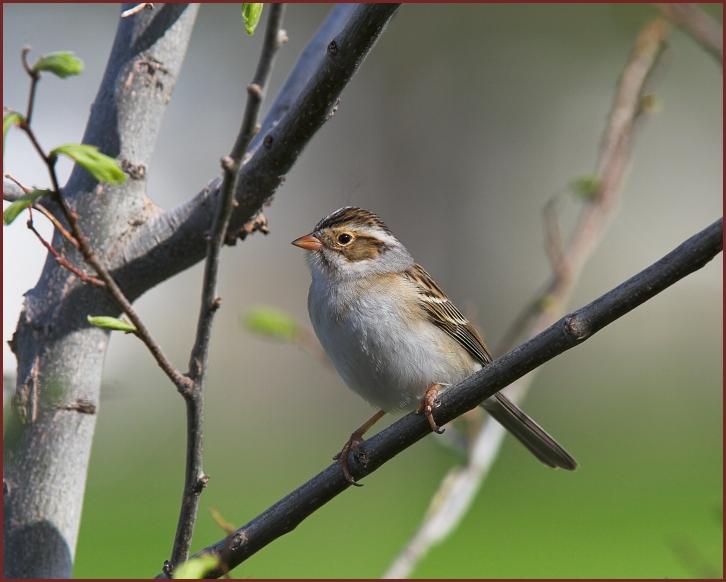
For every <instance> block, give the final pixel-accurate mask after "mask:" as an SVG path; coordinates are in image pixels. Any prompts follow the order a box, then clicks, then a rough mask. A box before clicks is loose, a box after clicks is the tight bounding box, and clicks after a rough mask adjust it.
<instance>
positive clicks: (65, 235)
mask: <svg viewBox="0 0 726 582" xmlns="http://www.w3.org/2000/svg"><path fill="white" fill-rule="evenodd" d="M33 209H34V210H37V211H38V212H40V213H41V214H42V215H43V216H45V217H46V218H47V219H48V220H49V221H50V222H51V223H52V224H53V226H54V227H55V229H56V230H57V231H58V232H59V233H60V234H61V236H62V237H63V238H64V239H66V240H67V241H68V242H69V243H71V244H72V245H73V246H74V247H76V249H78V241H77V240H76V239H75V238H74V236H73V235H72V234H71V233H70V232H68V230H67V229H66V227H65V226H63V225H62V224H61V221H60V220H58V219H57V218H56V217H55V215H54V214H53V213H52V212H51V211H50V210H48V209H47V208H46V207H45V206H43V204H41V203H40V202H35V203H34V204H33Z"/></svg>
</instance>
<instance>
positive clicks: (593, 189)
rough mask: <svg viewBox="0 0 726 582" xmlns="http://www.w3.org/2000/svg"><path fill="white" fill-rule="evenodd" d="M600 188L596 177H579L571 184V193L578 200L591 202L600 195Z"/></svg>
mask: <svg viewBox="0 0 726 582" xmlns="http://www.w3.org/2000/svg"><path fill="white" fill-rule="evenodd" d="M600 186H601V183H600V180H598V179H597V177H596V176H581V177H579V178H577V180H575V181H574V182H573V183H572V191H573V192H574V193H575V195H576V196H579V197H580V198H584V199H585V200H592V199H593V198H595V197H596V196H597V195H598V194H599V193H600Z"/></svg>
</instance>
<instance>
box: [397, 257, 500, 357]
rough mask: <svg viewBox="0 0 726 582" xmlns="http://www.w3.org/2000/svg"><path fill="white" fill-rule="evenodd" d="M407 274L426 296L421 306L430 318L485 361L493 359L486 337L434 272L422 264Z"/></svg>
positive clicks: (475, 355) (474, 355) (423, 296)
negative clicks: (458, 306)
mask: <svg viewBox="0 0 726 582" xmlns="http://www.w3.org/2000/svg"><path fill="white" fill-rule="evenodd" d="M404 274H405V275H406V276H407V277H408V278H409V279H411V280H412V281H413V282H414V283H416V285H417V287H418V288H419V291H420V294H421V296H422V301H421V307H423V309H424V311H425V312H426V314H427V315H428V317H429V321H431V323H433V324H434V325H435V326H437V327H438V328H440V329H442V330H443V331H445V332H446V333H447V334H449V335H450V336H451V337H452V338H454V339H455V340H456V341H457V342H459V344H461V345H462V346H463V347H464V348H466V350H467V351H468V352H469V354H471V356H472V357H473V358H474V359H475V360H477V361H479V362H480V363H481V364H483V365H484V364H488V363H489V362H491V361H492V355H491V353H490V352H489V349H488V348H487V346H486V344H485V343H484V340H483V339H482V338H481V336H480V335H479V333H478V332H477V330H476V329H475V328H474V326H473V325H471V323H470V322H469V320H467V319H466V317H464V315H463V314H462V313H461V311H459V309H458V308H457V307H456V305H454V304H453V303H452V302H451V301H450V300H449V299H448V297H447V296H446V294H445V293H444V292H443V291H442V290H441V288H440V287H439V286H438V285H437V284H436V282H435V281H434V280H433V279H432V278H431V275H429V274H428V273H427V272H426V271H425V270H424V268H423V267H422V266H421V265H418V264H416V265H414V266H413V267H411V268H410V269H409V270H408V271H406V272H405V273H404Z"/></svg>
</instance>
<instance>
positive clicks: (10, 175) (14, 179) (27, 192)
mask: <svg viewBox="0 0 726 582" xmlns="http://www.w3.org/2000/svg"><path fill="white" fill-rule="evenodd" d="M5 177H6V178H7V179H8V180H10V181H11V182H12V183H13V184H15V185H16V186H17V187H18V188H20V189H21V190H22V191H23V193H24V194H29V193H30V192H31V189H30V188H28V187H27V186H23V184H22V183H21V182H20V180H18V179H17V178H16V177H15V176H13V175H12V174H7V173H6V174H5ZM6 200H7V198H6ZM11 202H14V200H11Z"/></svg>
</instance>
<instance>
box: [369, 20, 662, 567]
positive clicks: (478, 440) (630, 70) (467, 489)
mask: <svg viewBox="0 0 726 582" xmlns="http://www.w3.org/2000/svg"><path fill="white" fill-rule="evenodd" d="M668 34H669V27H668V26H667V24H666V23H665V22H664V21H663V20H660V19H659V20H656V21H653V22H651V23H649V24H647V25H646V26H644V27H643V28H642V30H641V31H640V32H639V34H638V37H637V38H636V40H635V44H634V47H633V50H632V52H631V55H630V57H629V59H628V62H627V64H626V66H625V69H624V71H623V73H622V75H621V76H620V82H619V84H618V87H617V90H616V92H615V97H614V100H613V105H612V108H611V111H610V115H609V118H608V119H609V121H608V125H607V126H606V128H605V131H604V135H603V140H602V147H601V150H600V155H599V159H598V161H597V170H596V173H595V175H594V176H593V177H592V182H593V184H594V185H595V192H593V193H592V195H591V196H589V197H588V198H587V199H585V201H584V206H583V208H582V210H581V212H580V216H579V218H578V221H577V224H576V226H575V228H574V235H573V236H572V237H571V238H570V240H569V241H568V244H567V245H566V247H565V248H564V249H563V248H562V241H561V237H560V232H559V225H558V222H557V214H556V210H555V200H556V199H551V200H550V201H549V202H548V203H547V205H546V206H545V209H544V213H543V219H544V231H545V249H546V251H547V255H548V258H549V260H550V264H551V266H552V276H551V278H550V281H549V282H548V283H547V284H546V285H545V286H544V287H543V289H542V291H540V292H539V293H538V294H537V295H536V296H535V297H534V299H533V300H532V301H530V303H529V304H528V305H527V307H525V309H524V310H523V312H522V313H521V314H520V315H519V316H518V317H517V318H516V319H515V321H514V324H513V325H512V327H511V329H510V330H509V331H508V332H507V333H505V334H504V338H503V340H502V342H501V345H500V346H499V348H498V349H497V353H500V354H501V353H504V352H506V351H508V350H509V349H511V348H512V347H513V345H514V342H515V341H516V340H517V339H518V338H520V337H523V336H524V337H527V338H530V337H532V336H535V335H537V334H538V333H540V332H542V331H543V330H545V329H546V328H547V327H548V326H550V325H552V323H554V322H555V321H556V320H557V319H559V318H560V317H561V316H562V313H563V312H564V310H565V307H566V305H567V303H568V301H569V297H570V296H571V294H572V291H573V290H574V288H575V285H576V284H577V281H578V279H579V277H580V274H581V272H582V268H583V267H584V265H585V263H586V262H587V260H588V258H589V257H590V256H591V254H592V252H593V251H594V250H595V248H596V247H597V246H598V244H599V242H600V241H601V240H602V238H603V236H604V234H605V231H606V230H607V227H608V225H609V224H610V222H611V220H612V217H613V215H614V214H615V211H616V208H617V204H618V200H619V198H620V194H621V192H622V186H623V182H624V174H625V169H626V168H627V167H628V165H629V160H630V154H631V147H630V144H631V143H632V140H633V132H634V130H635V122H636V120H638V119H639V118H640V117H641V114H642V111H643V110H642V107H641V100H642V96H643V93H644V87H645V84H646V81H647V79H648V77H649V76H650V74H651V72H652V71H653V69H654V68H655V66H656V64H657V62H658V56H659V55H660V54H661V51H662V48H663V46H664V44H665V41H666V39H667V37H668ZM536 373H537V370H534V371H533V372H531V373H529V374H527V375H526V376H524V377H522V378H520V379H519V380H517V381H516V382H514V383H513V384H512V385H511V386H509V388H508V390H507V395H508V396H509V398H511V399H512V400H514V401H515V402H519V401H521V400H522V399H523V398H524V396H525V395H526V393H527V391H528V389H529V388H530V386H531V384H532V382H533V381H534V378H535V376H536ZM505 434H506V429H504V427H503V426H502V425H501V424H499V423H498V422H496V421H493V420H492V419H491V417H489V418H487V419H486V421H485V422H484V424H483V425H482V426H481V428H479V430H478V431H477V433H476V435H475V436H474V437H473V438H472V439H471V441H470V444H469V447H468V458H467V462H466V465H465V466H464V467H454V468H453V469H452V470H451V471H449V472H448V473H447V475H446V476H445V477H444V479H443V480H442V482H441V484H440V486H439V489H438V490H437V491H436V493H435V494H434V495H433V497H432V500H431V505H430V509H429V511H427V512H426V516H425V518H424V520H423V522H422V523H421V525H420V526H419V528H418V529H417V530H416V532H415V533H414V535H413V536H412V537H411V539H410V540H409V542H408V543H407V544H406V545H405V547H404V548H403V549H402V550H401V552H400V553H399V554H398V555H397V556H396V558H395V559H394V561H393V563H392V564H391V566H390V567H389V569H388V570H387V571H386V573H385V574H384V575H383V577H384V578H406V577H408V576H410V575H411V573H412V572H413V571H414V569H415V567H416V566H417V564H418V563H419V562H420V560H421V559H422V558H423V557H424V556H425V555H426V553H428V551H429V550H430V549H431V547H432V546H433V545H435V544H437V543H439V542H440V541H441V540H443V539H445V538H446V537H447V536H448V535H449V534H450V533H451V532H452V531H453V530H454V529H455V528H456V527H457V525H458V524H459V523H460V521H461V520H462V519H463V517H464V516H465V515H466V512H467V510H468V508H469V506H470V505H471V503H472V502H473V500H474V498H475V496H476V495H477V492H478V491H479V489H480V487H481V485H482V483H483V481H484V480H485V479H486V477H487V475H488V474H489V471H490V470H491V468H492V466H493V464H494V461H495V460H496V458H497V456H498V454H499V451H500V449H501V446H502V443H503V442H504V436H505Z"/></svg>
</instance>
